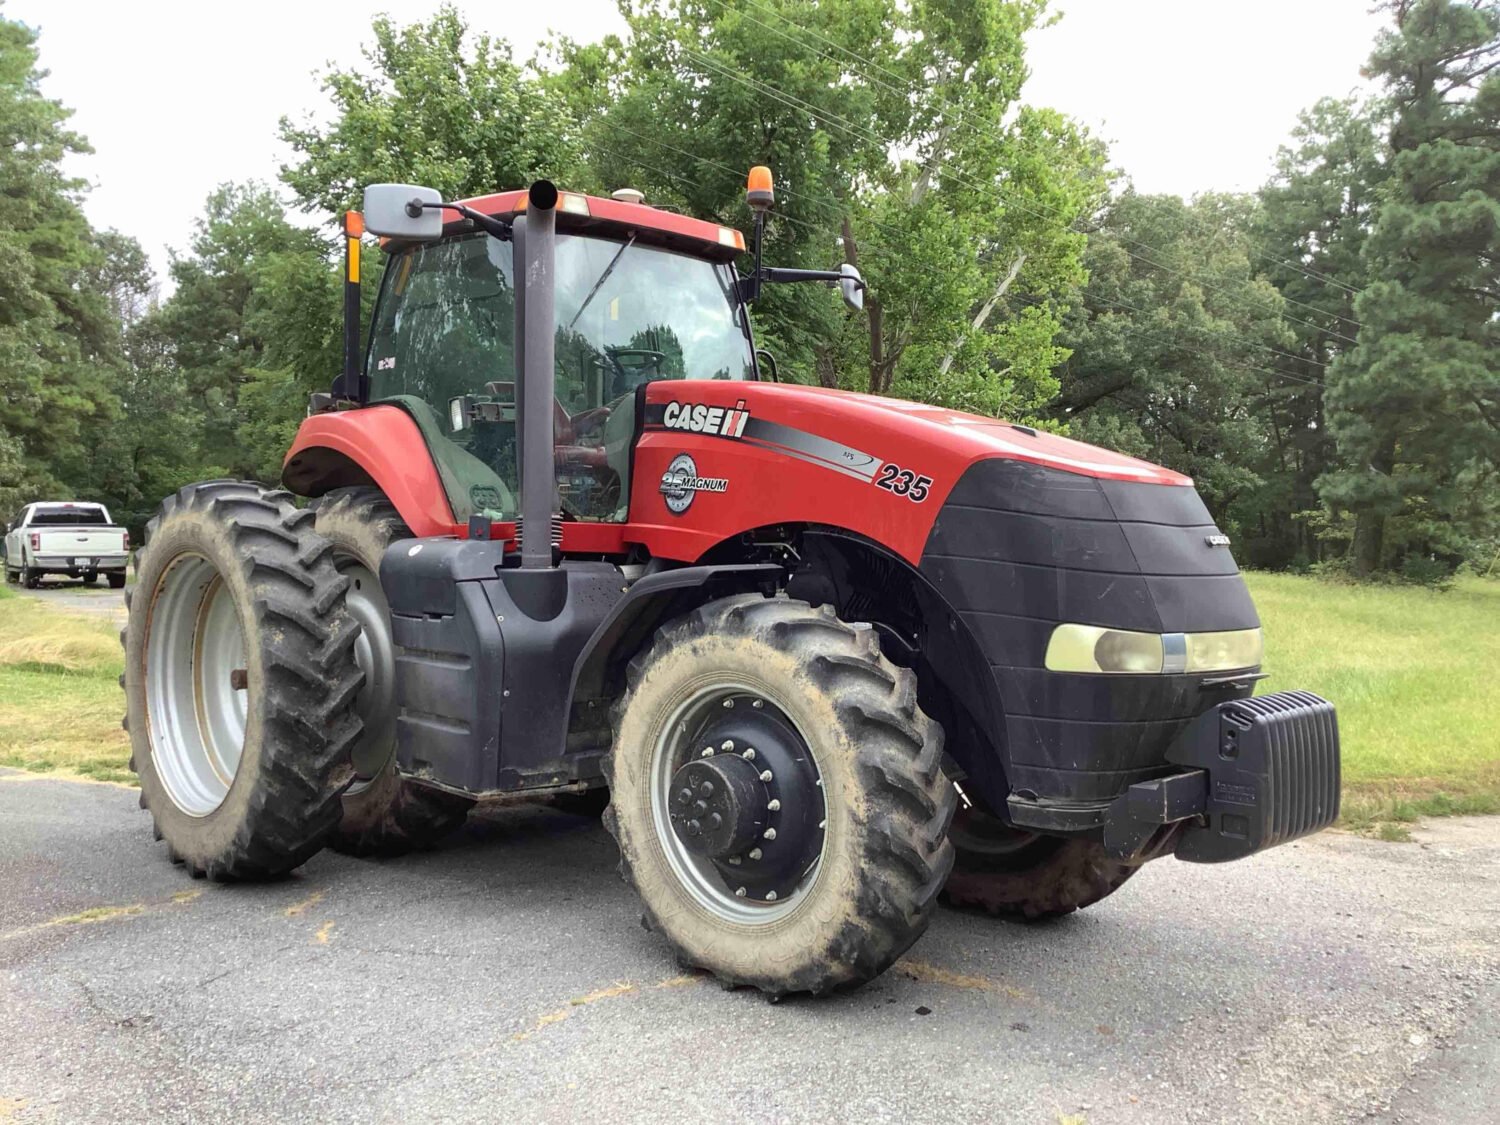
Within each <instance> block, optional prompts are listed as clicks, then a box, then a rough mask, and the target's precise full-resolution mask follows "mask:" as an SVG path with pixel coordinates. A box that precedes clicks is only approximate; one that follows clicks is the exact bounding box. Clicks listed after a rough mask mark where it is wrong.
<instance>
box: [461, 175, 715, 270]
mask: <svg viewBox="0 0 1500 1125" xmlns="http://www.w3.org/2000/svg"><path fill="white" fill-rule="evenodd" d="M458 202H460V203H462V204H464V205H465V206H467V207H472V208H473V209H474V210H475V211H478V212H479V213H480V214H482V215H493V216H495V217H496V218H501V219H510V218H514V217H515V216H517V215H521V214H524V213H525V211H526V192H525V191H524V190H518V191H501V192H496V193H495V194H493V195H481V196H477V197H475V198H473V199H461V200H459V201H458ZM444 222H445V226H446V225H448V224H451V225H452V226H453V227H454V231H455V232H456V231H457V230H459V229H461V227H462V224H463V222H464V219H463V217H462V216H461V215H459V214H458V212H457V211H450V210H448V209H447V208H445V209H444ZM557 226H558V229H559V230H561V231H566V232H568V233H570V234H601V235H614V236H622V235H625V234H628V233H629V232H631V231H634V232H636V237H637V238H639V239H640V240H641V241H643V242H649V243H652V244H654V245H657V246H665V247H667V248H668V249H673V250H681V251H683V252H684V253H688V254H693V255H695V256H696V257H700V258H711V259H713V260H714V261H720V262H729V261H733V260H734V259H735V258H736V257H738V256H739V255H740V254H743V253H744V252H745V236H744V235H743V234H742V233H741V232H740V231H738V230H736V229H735V228H734V227H726V226H720V225H719V224H718V223H710V222H707V221H705V220H703V219H694V218H691V217H690V216H688V215H680V214H678V213H677V212H675V211H664V210H662V209H661V208H659V207H651V206H649V205H647V204H644V203H628V202H626V201H625V200H621V199H608V198H604V197H601V196H597V195H580V194H578V193H577V192H570V191H565V192H561V193H559V195H558V200H557Z"/></svg>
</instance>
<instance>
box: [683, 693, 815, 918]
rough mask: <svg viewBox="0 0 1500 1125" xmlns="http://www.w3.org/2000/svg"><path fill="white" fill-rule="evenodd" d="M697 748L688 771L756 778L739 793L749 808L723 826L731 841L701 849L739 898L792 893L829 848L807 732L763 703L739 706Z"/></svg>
mask: <svg viewBox="0 0 1500 1125" xmlns="http://www.w3.org/2000/svg"><path fill="white" fill-rule="evenodd" d="M710 750H711V751H712V753H711V754H706V753H705V752H706V751H710ZM698 753H699V757H698V758H697V759H696V760H695V761H693V762H690V763H689V764H688V765H686V766H684V767H683V771H684V772H685V771H687V770H689V769H691V768H692V767H693V766H695V765H696V766H700V767H702V766H708V767H709V768H713V769H717V770H721V771H723V773H722V775H723V776H726V777H730V776H733V777H735V778H737V779H738V778H745V777H748V778H749V779H750V783H749V785H746V786H744V787H743V788H741V789H739V790H737V792H736V803H737V805H738V806H739V808H741V809H743V812H742V813H741V814H740V817H739V819H737V820H736V821H735V822H734V825H733V828H730V830H729V831H727V832H725V833H724V834H725V836H727V837H728V841H729V843H730V844H731V845H732V846H726V847H725V848H724V849H723V850H721V851H717V852H712V853H699V854H706V856H707V858H708V859H710V860H711V861H712V863H713V865H714V867H715V868H716V869H717V871H718V873H719V875H720V877H721V878H722V879H723V880H724V882H725V884H726V886H728V887H730V888H733V890H734V892H735V894H736V895H737V896H738V897H741V898H749V899H754V900H759V901H763V902H776V901H778V900H780V899H784V898H786V896H787V895H788V894H789V893H790V892H791V891H792V890H793V889H794V888H795V887H796V886H797V884H798V883H799V882H801V880H802V877H803V876H804V875H805V874H806V873H807V871H808V869H809V868H810V867H811V866H812V865H813V864H814V863H816V862H817V858H818V855H819V853H820V852H821V851H822V849H823V819H824V815H825V814H824V812H823V808H824V806H823V790H822V783H821V781H820V779H819V777H818V771H817V769H816V767H815V766H814V765H813V762H812V757H811V755H809V754H808V751H807V748H806V746H805V745H804V744H803V742H802V739H801V738H800V737H799V736H798V734H797V732H796V731H795V730H793V729H792V727H791V725H790V724H789V723H787V722H786V721H785V720H784V719H782V718H780V717H779V716H777V715H775V714H773V713H771V712H769V711H767V710H765V709H764V708H753V707H739V708H734V709H730V710H727V711H726V712H725V714H724V717H723V718H721V719H719V720H718V721H717V722H715V723H713V724H712V725H711V726H710V727H709V728H708V729H707V730H706V731H704V733H703V742H702V747H701V749H700V750H699V752H698ZM735 763H738V764H735ZM711 764H712V765H711ZM678 792H679V791H677V790H674V795H675V794H677V793H678ZM742 794H743V795H742ZM717 795H718V792H717V790H716V792H715V793H714V794H711V795H710V796H717ZM697 799H699V800H701V799H702V797H701V795H700V796H699V797H698V798H697ZM721 815H722V814H721ZM724 827H725V828H729V823H728V818H727V817H726V818H725V825H724ZM684 845H685V846H688V845H687V842H686V841H684Z"/></svg>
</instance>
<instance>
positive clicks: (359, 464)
mask: <svg viewBox="0 0 1500 1125" xmlns="http://www.w3.org/2000/svg"><path fill="white" fill-rule="evenodd" d="M281 483H282V484H284V485H285V486H286V487H287V488H289V489H290V490H291V491H293V492H295V493H297V494H298V495H299V496H321V495H323V494H324V493H325V492H328V491H330V490H331V489H335V488H344V487H347V486H350V485H360V484H373V485H375V486H376V487H378V488H379V489H380V490H381V491H382V492H383V493H385V495H386V498H387V499H388V500H390V502H391V503H392V504H394V505H395V506H396V511H398V512H400V513H401V519H402V521H403V522H405V524H406V526H407V527H409V528H411V532H412V534H413V535H415V536H417V537H418V538H423V537H427V536H434V535H452V534H454V532H455V531H456V530H457V527H456V521H455V520H454V518H453V509H452V508H451V507H450V506H449V504H448V496H447V493H445V492H444V491H443V482H442V480H441V479H439V477H438V472H437V467H436V466H435V465H434V464H433V463H432V456H431V455H430V454H429V453H428V452H427V443H426V442H425V441H424V440H423V439H422V431H421V430H419V429H417V424H416V423H415V422H413V421H412V420H411V416H410V415H408V414H407V413H406V412H405V411H403V410H400V409H398V408H397V407H394V406H368V407H364V408H362V409H359V410H342V411H337V412H334V413H330V414H314V415H312V416H311V417H310V418H307V419H306V420H304V421H303V423H302V425H301V426H300V427H299V428H298V430H297V436H296V438H295V440H293V442H292V447H291V449H289V450H288V451H287V455H286V460H285V462H284V463H283V464H282V468H281Z"/></svg>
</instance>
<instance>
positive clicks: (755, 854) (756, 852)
mask: <svg viewBox="0 0 1500 1125" xmlns="http://www.w3.org/2000/svg"><path fill="white" fill-rule="evenodd" d="M760 854H761V853H760V849H759V848H751V849H750V858H751V859H759V858H760Z"/></svg>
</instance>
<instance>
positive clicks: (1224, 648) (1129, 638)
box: [1046, 625, 1261, 675]
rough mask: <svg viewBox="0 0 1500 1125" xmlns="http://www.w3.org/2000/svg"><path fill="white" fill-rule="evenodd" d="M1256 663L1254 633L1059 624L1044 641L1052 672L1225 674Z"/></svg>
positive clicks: (1258, 650) (1258, 643)
mask: <svg viewBox="0 0 1500 1125" xmlns="http://www.w3.org/2000/svg"><path fill="white" fill-rule="evenodd" d="M1260 661H1261V637H1260V630H1259V629H1236V630H1233V631H1231V632H1223V633H1136V632H1132V631H1130V630H1128V629H1105V628H1102V627H1101V626H1098V625H1059V626H1058V627H1057V628H1056V629H1054V630H1052V638H1051V640H1049V641H1048V642H1047V659H1046V665H1047V669H1048V670H1049V671H1052V672H1086V673H1088V672H1093V673H1098V672H1112V673H1119V674H1126V675H1130V674H1133V675H1154V674H1162V673H1166V674H1179V673H1183V672H1229V671H1234V670H1236V669H1239V668H1254V667H1256V666H1257V665H1258V664H1260Z"/></svg>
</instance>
